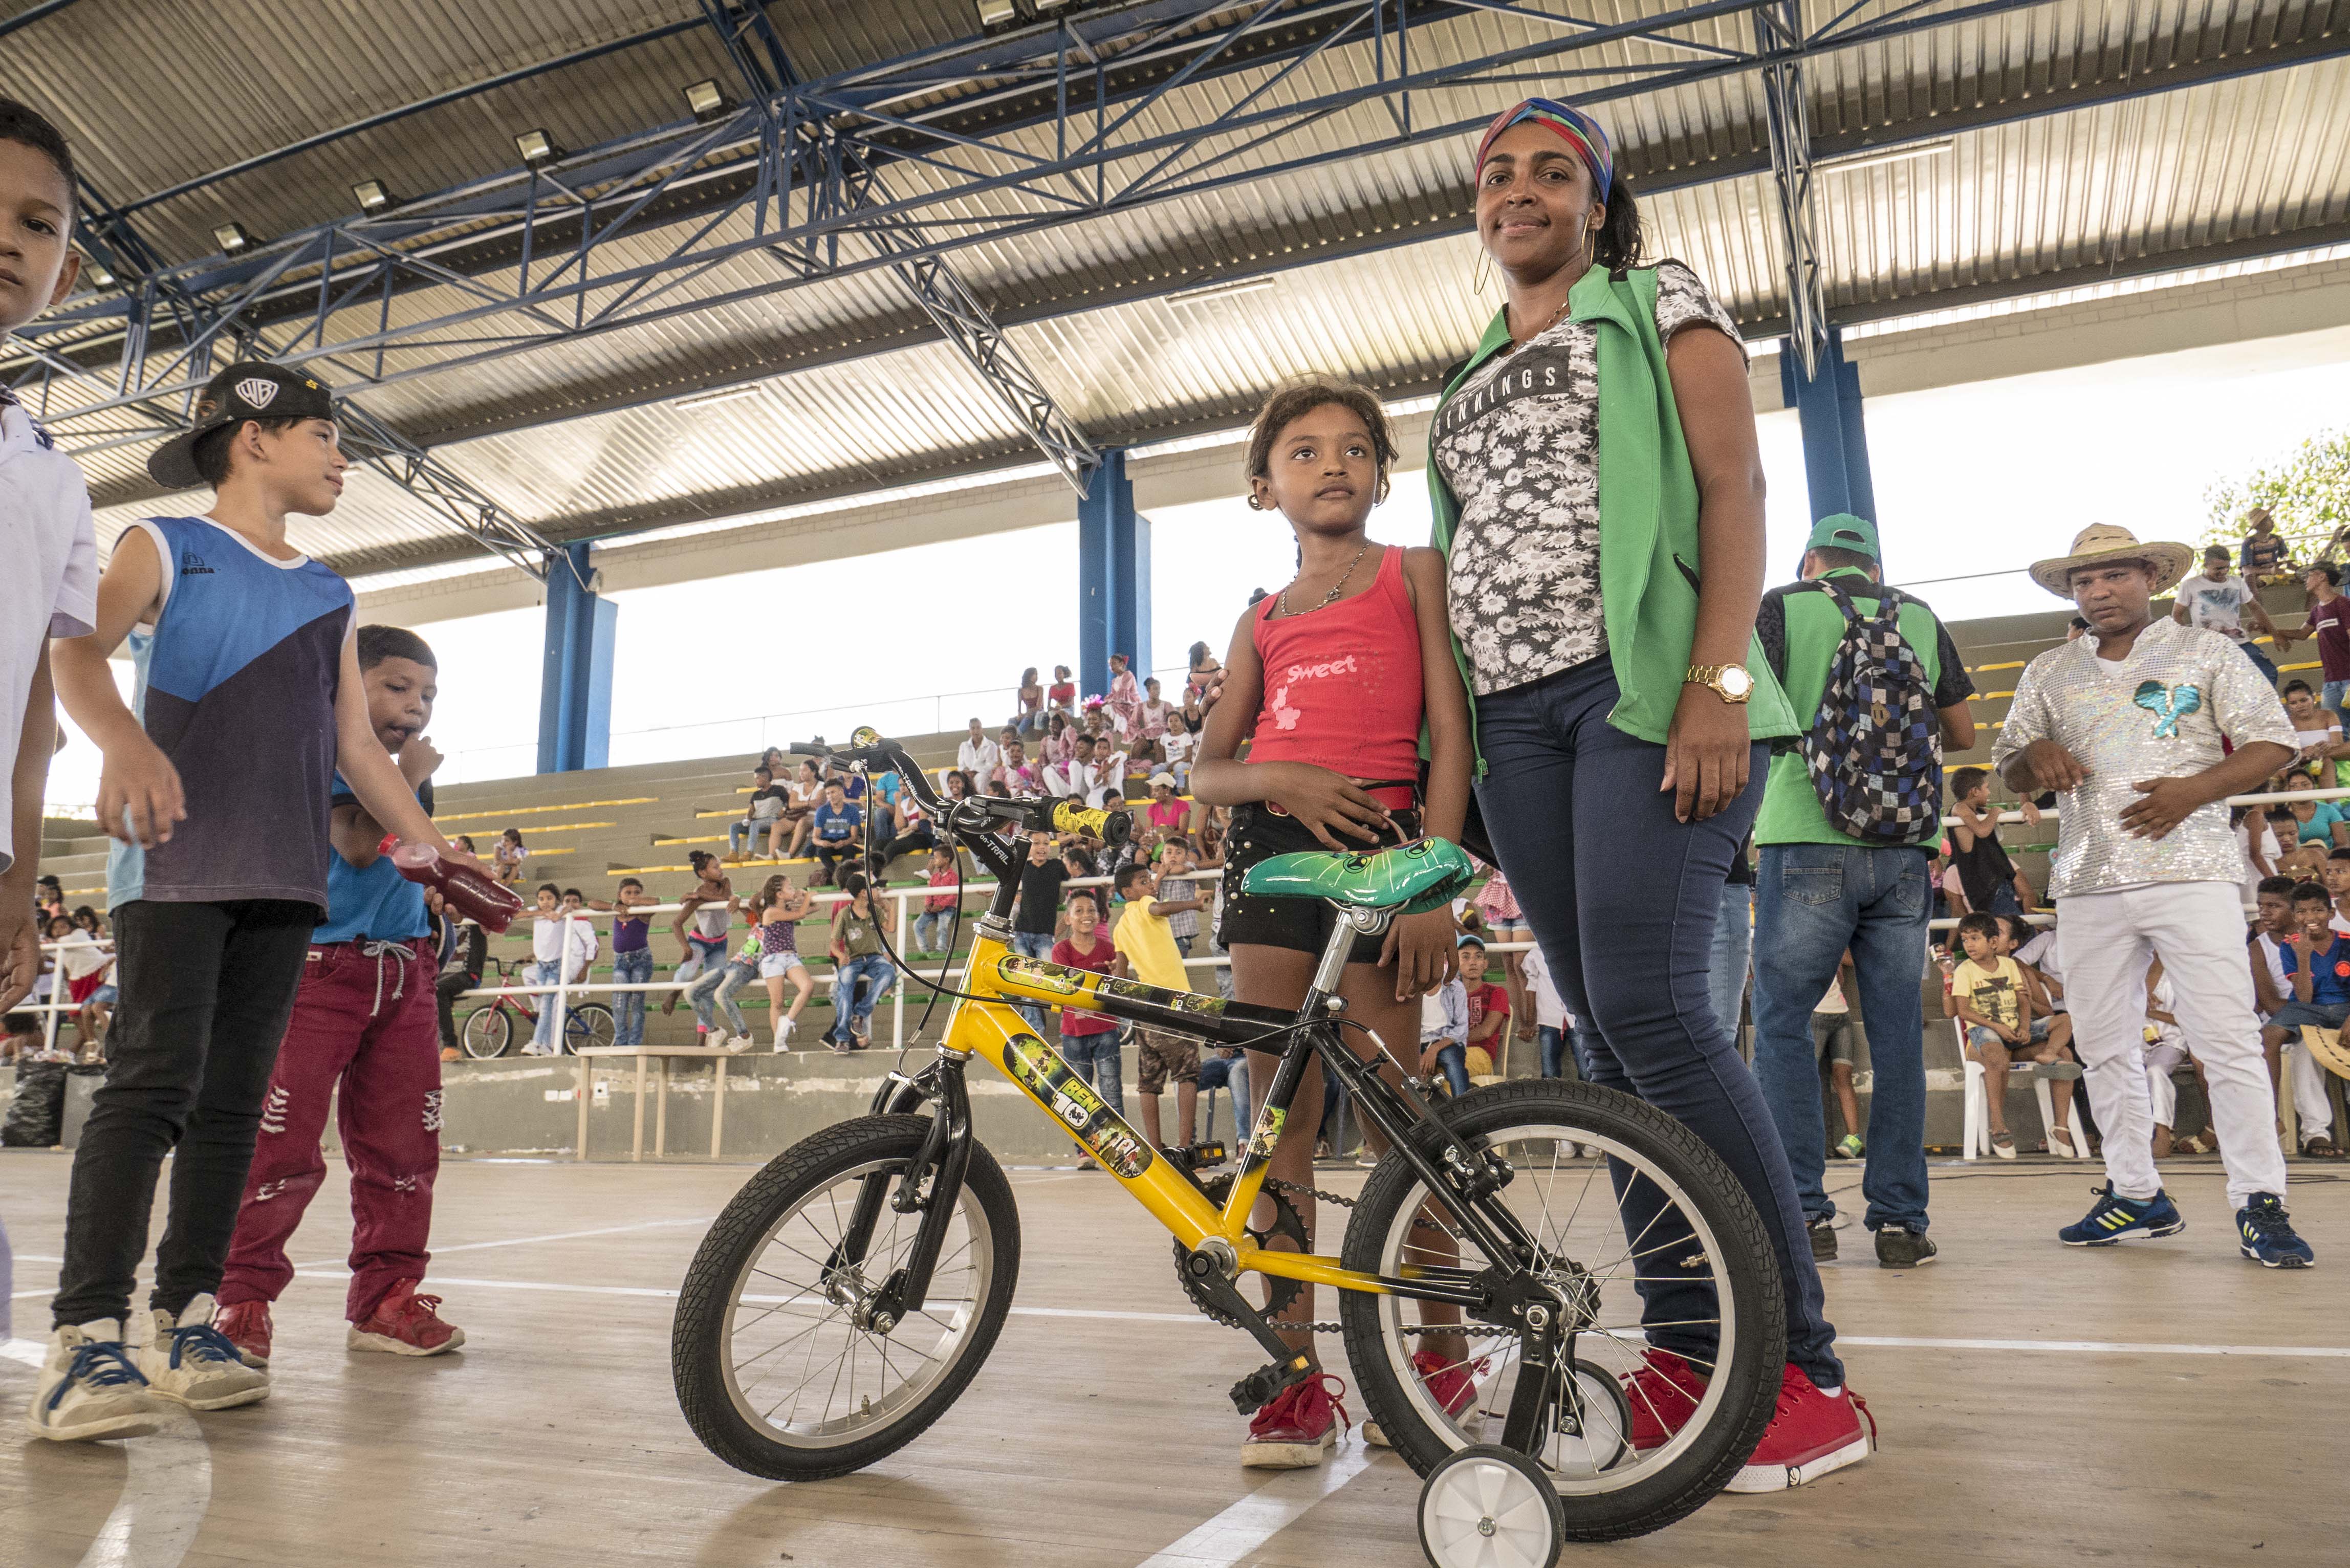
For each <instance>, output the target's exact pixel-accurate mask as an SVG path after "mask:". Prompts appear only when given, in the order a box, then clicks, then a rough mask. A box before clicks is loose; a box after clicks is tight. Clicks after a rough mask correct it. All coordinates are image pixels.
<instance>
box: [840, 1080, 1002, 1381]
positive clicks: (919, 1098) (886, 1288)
mask: <svg viewBox="0 0 2350 1568" xmlns="http://www.w3.org/2000/svg"><path fill="white" fill-rule="evenodd" d="M962 1074H963V1058H962V1057H961V1056H954V1055H948V1056H942V1057H941V1059H940V1060H939V1061H937V1062H934V1063H932V1064H931V1065H930V1066H928V1067H925V1068H923V1069H922V1071H921V1072H920V1073H918V1074H916V1075H913V1076H912V1077H908V1076H907V1075H904V1074H902V1073H895V1072H893V1073H891V1074H890V1075H889V1076H888V1077H887V1078H885V1079H883V1080H882V1082H881V1086H880V1088H879V1089H878V1090H876V1091H875V1092H874V1096H873V1106H872V1114H873V1115H875V1116H911V1115H913V1114H914V1113H916V1112H918V1111H920V1109H921V1108H922V1106H923V1104H924V1103H925V1102H926V1101H930V1100H936V1101H937V1102H938V1104H937V1109H936V1110H935V1111H934V1112H933V1113H932V1115H931V1127H930V1132H929V1133H928V1135H926V1136H925V1137H923V1139H922V1147H921V1148H920V1150H918V1151H917V1152H916V1154H915V1156H914V1158H913V1162H912V1163H911V1164H910V1165H908V1166H907V1167H906V1169H905V1172H904V1173H903V1174H902V1175H900V1176H899V1177H898V1178H897V1179H896V1189H895V1190H894V1191H893V1190H891V1178H890V1176H889V1172H887V1171H880V1170H877V1171H875V1172H874V1173H873V1174H872V1175H870V1176H868V1177H867V1178H865V1179H864V1181H863V1183H862V1184H861V1185H860V1186H859V1188H858V1194H857V1203H856V1206H855V1207H854V1208H853V1209H851V1210H849V1215H848V1222H847V1224H846V1225H844V1226H843V1227H842V1228H841V1233H840V1242H839V1245H837V1246H836V1247H835V1248H834V1249H833V1250H832V1253H831V1255H830V1256H829V1257H827V1259H826V1260H825V1276H826V1278H827V1280H830V1279H832V1278H833V1277H835V1276H836V1275H837V1273H838V1272H839V1271H841V1270H843V1269H848V1270H856V1269H861V1268H862V1267H863V1266H864V1264H865V1260H866V1252H867V1249H868V1248H869V1247H870V1246H871V1245H872V1243H873V1229H874V1227H875V1226H876V1225H878V1224H879V1223H880V1220H881V1207H882V1205H883V1204H885V1203H887V1204H888V1205H889V1208H890V1209H891V1210H893V1211H895V1212H897V1213H899V1214H920V1216H921V1220H920V1223H919V1224H918V1225H917V1226H916V1227H915V1231H914V1242H913V1245H912V1247H911V1248H910V1249H909V1250H908V1251H907V1254H906V1262H904V1263H903V1264H902V1265H901V1266H900V1267H899V1269H898V1270H897V1271H896V1272H894V1273H892V1274H891V1275H890V1276H889V1279H887V1280H886V1281H884V1282H882V1283H881V1285H880V1287H879V1290H877V1291H875V1292H874V1293H872V1295H871V1296H870V1297H869V1298H868V1299H867V1300H865V1301H864V1302H862V1303H859V1304H858V1305H857V1306H856V1307H855V1308H854V1309H853V1312H854V1315H855V1316H857V1317H858V1318H860V1319H862V1320H863V1321H862V1322H860V1323H859V1324H858V1326H859V1327H864V1328H870V1329H871V1330H872V1331H873V1332H875V1333H877V1334H887V1333H889V1331H890V1330H891V1329H893V1328H895V1327H897V1326H898V1324H900V1323H902V1322H903V1321H905V1319H906V1318H907V1317H908V1316H910V1314H914V1313H918V1312H920V1311H921V1310H922V1307H923V1304H924V1303H926V1302H927V1301H928V1300H929V1298H930V1290H931V1273H932V1272H934V1271H935V1270H936V1269H937V1268H938V1262H939V1252H940V1250H941V1248H942V1247H943V1246H944V1245H945V1244H946V1233H947V1223H948V1221H949V1220H951V1219H953V1217H954V1211H955V1207H956V1205H957V1204H958V1203H959V1202H960V1201H961V1200H962V1184H963V1174H964V1172H965V1171H967V1170H968V1169H969V1168H970V1167H971V1096H970V1091H969V1090H968V1088H967V1087H966V1086H965V1085H964V1083H963V1076H962ZM925 1180H927V1181H929V1183H930V1188H929V1190H928V1191H927V1192H925V1191H924V1190H923V1183H924V1181H925Z"/></svg>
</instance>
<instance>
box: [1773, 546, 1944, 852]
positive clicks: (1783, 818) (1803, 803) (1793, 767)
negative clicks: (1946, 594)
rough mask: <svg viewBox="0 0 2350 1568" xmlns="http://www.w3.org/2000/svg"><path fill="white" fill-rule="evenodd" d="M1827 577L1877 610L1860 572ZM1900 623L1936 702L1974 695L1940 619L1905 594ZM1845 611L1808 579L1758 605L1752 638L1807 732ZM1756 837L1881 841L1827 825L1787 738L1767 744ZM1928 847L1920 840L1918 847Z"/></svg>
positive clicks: (1859, 607)
mask: <svg viewBox="0 0 2350 1568" xmlns="http://www.w3.org/2000/svg"><path fill="white" fill-rule="evenodd" d="M1828 576H1832V577H1845V578H1848V579H1850V581H1849V582H1847V583H1846V584H1844V585H1842V586H1843V587H1844V589H1845V592H1846V595H1847V596H1848V597H1850V598H1851V600H1852V607H1853V608H1854V609H1855V610H1856V611H1858V612H1859V613H1860V614H1861V615H1864V616H1873V615H1875V614H1876V613H1877V600H1876V599H1875V598H1874V597H1868V596H1866V594H1864V593H1863V592H1861V591H1860V590H1862V589H1865V588H1866V587H1870V586H1871V585H1870V584H1869V581H1868V575H1867V574H1866V572H1862V571H1859V570H1857V569H1856V568H1854V567H1850V566H1847V567H1845V568H1843V569H1841V570H1838V571H1835V572H1831V573H1829V574H1828ZM1900 624H1901V635H1902V637H1903V638H1904V639H1907V640H1908V644H1909V646H1910V647H1911V648H1912V649H1916V650H1917V653H1918V658H1919V659H1923V660H1924V661H1925V664H1926V675H1927V678H1928V679H1929V680H1931V681H1932V682H1933V683H1934V696H1933V701H1934V706H1935V707H1936V708H1938V709H1939V708H1948V707H1950V706H1951V705H1952V704H1953V703H1957V702H1963V701H1966V700H1967V699H1968V698H1969V697H1970V696H1972V695H1973V694H1974V690H1975V686H1974V682H1973V681H1972V680H1969V679H1968V678H1967V672H1966V668H1965V667H1964V666H1963V665H1961V664H1960V662H1959V650H1958V648H1957V646H1956V645H1955V644H1953V643H1952V642H1951V641H1950V631H1949V629H1948V628H1945V627H1944V626H1943V625H1942V622H1941V620H1940V618H1939V617H1937V616H1936V615H1935V614H1934V612H1933V611H1932V610H1930V609H1929V608H1927V607H1925V606H1924V605H1922V604H1920V603H1918V601H1917V600H1916V599H1913V598H1909V597H1908V596H1906V595H1905V596H1903V603H1902V606H1901V621H1900ZM1844 625H1845V622H1844V612H1843V611H1841V610H1839V609H1837V608H1836V606H1835V600H1834V599H1832V598H1830V597H1828V596H1827V595H1826V594H1825V593H1823V592H1821V591H1820V590H1819V589H1818V588H1816V587H1813V586H1812V585H1811V584H1810V583H1790V584H1788V585H1787V586H1786V587H1779V588H1773V589H1772V590H1771V591H1770V592H1769V593H1767V594H1764V595H1763V607H1762V609H1761V611H1760V612H1759V613H1758V614H1757V615H1756V616H1755V618H1754V636H1755V639H1756V640H1757V641H1758V642H1760V643H1761V644H1762V645H1763V657H1764V658H1765V659H1769V660H1770V661H1771V670H1772V672H1773V674H1775V675H1776V676H1778V678H1779V683H1780V685H1782V686H1783V687H1784V688H1785V689H1786V692H1787V702H1788V705H1789V706H1791V707H1793V708H1794V711H1795V722H1796V724H1797V725H1798V726H1800V727H1801V728H1802V729H1804V730H1805V731H1809V730H1810V729H1811V727H1812V720H1813V719H1814V717H1815V716H1816V715H1817V714H1818V712H1819V711H1820V697H1821V694H1822V693H1823V692H1825V691H1826V690H1827V684H1828V662H1829V660H1831V659H1834V658H1835V650H1836V645H1837V644H1838V643H1840V642H1842V641H1843V640H1844ZM1754 841H1755V842H1756V843H1757V844H1852V845H1859V846H1861V847H1863V848H1872V847H1874V848H1882V847H1883V846H1881V845H1877V846H1871V845H1868V844H1866V843H1864V842H1863V841H1862V840H1860V839H1857V838H1855V837H1853V836H1852V835H1850V834H1848V833H1839V832H1837V831H1836V830H1835V828H1833V827H1830V826H1828V818H1827V812H1826V811H1825V809H1824V808H1823V807H1822V806H1821V805H1820V796H1819V792H1818V791H1817V790H1815V789H1814V788H1813V787H1812V775H1811V773H1810V771H1809V770H1808V769H1806V768H1805V767H1804V756H1803V753H1801V752H1800V751H1798V750H1796V749H1795V747H1794V743H1793V742H1788V743H1786V744H1784V745H1783V746H1779V747H1774V748H1773V753H1772V756H1771V772H1770V776H1769V778H1768V779H1767V780H1766V781H1765V783H1764V784H1763V810H1762V813H1761V815H1759V816H1757V817H1756V818H1755V822H1754ZM1927 847H1928V846H1925V845H1922V844H1921V845H1919V846H1918V851H1919V853H1921V854H1922V853H1924V852H1925V851H1926V849H1927Z"/></svg>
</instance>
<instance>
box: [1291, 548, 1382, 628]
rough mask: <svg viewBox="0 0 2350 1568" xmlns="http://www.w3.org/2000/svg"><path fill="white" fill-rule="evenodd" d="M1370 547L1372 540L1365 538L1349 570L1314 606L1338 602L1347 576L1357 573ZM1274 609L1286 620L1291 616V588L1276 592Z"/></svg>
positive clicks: (1326, 606) (1317, 607)
mask: <svg viewBox="0 0 2350 1568" xmlns="http://www.w3.org/2000/svg"><path fill="white" fill-rule="evenodd" d="M1370 548H1371V542H1370V541H1369V540H1368V539H1366V540H1364V541H1363V547H1362V548H1361V549H1359V550H1357V551H1356V552H1355V558H1354V559H1353V560H1351V561H1349V562H1347V570H1346V573H1345V575H1344V576H1340V577H1339V579H1338V580H1337V581H1336V583H1333V584H1332V585H1331V586H1330V591H1329V592H1328V593H1326V594H1324V595H1323V596H1322V602H1321V603H1320V604H1318V605H1315V609H1328V608H1329V607H1331V606H1332V605H1334V604H1336V603H1337V602H1338V594H1339V591H1340V590H1341V589H1343V588H1345V587H1346V586H1347V578H1348V577H1351V576H1354V575H1355V568H1356V567H1357V566H1361V565H1362V564H1363V557H1364V556H1366V555H1367V554H1368V553H1369V552H1370ZM1273 610H1274V614H1275V615H1276V616H1279V617H1281V618H1283V619H1284V620H1285V619H1287V618H1288V616H1289V589H1287V588H1284V589H1282V590H1281V592H1279V593H1277V594H1275V595H1274V597H1273ZM1301 613H1310V612H1301Z"/></svg>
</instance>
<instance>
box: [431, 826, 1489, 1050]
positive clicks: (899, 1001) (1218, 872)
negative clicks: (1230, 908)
mask: <svg viewBox="0 0 2350 1568" xmlns="http://www.w3.org/2000/svg"><path fill="white" fill-rule="evenodd" d="M1222 875H1223V871H1222V868H1221V867H1215V868H1211V869H1208V870H1201V871H1185V872H1181V873H1180V874H1179V875H1178V877H1177V879H1178V880H1182V881H1191V882H1198V881H1203V880H1212V879H1214V878H1217V877H1222ZM1109 885H1110V878H1109V877H1069V878H1067V879H1066V880H1065V881H1064V882H1063V883H1062V884H1061V886H1062V887H1063V888H1107V887H1108V886H1109ZM997 887H998V884H996V883H994V882H967V883H965V884H964V885H963V887H962V897H965V898H973V897H979V896H982V895H987V896H993V893H994V892H995V890H996V888H997ZM801 890H802V891H805V892H806V893H807V894H808V896H809V898H810V901H811V902H814V903H816V904H840V903H845V902H846V901H847V899H848V897H849V895H848V894H847V893H843V892H841V891H839V890H838V889H837V888H836V889H831V890H827V891H824V892H817V891H816V890H814V889H801ZM946 891H947V890H946V889H944V888H933V887H930V886H928V885H916V886H911V887H905V888H874V889H873V891H872V896H873V897H874V898H888V899H889V900H891V901H892V902H894V903H895V904H896V905H897V906H898V909H897V918H896V919H895V920H894V922H893V925H894V927H895V930H894V933H893V934H892V936H891V937H890V940H889V945H890V947H891V948H892V949H893V950H896V951H897V952H899V953H900V954H902V953H903V952H904V951H905V950H906V939H907V937H908V936H909V935H910V926H911V923H912V922H911V919H910V915H909V911H908V909H907V906H908V904H909V903H910V901H911V900H913V899H915V898H925V899H927V898H942V897H944V896H946ZM684 908H685V906H684V904H683V903H682V902H679V903H674V904H639V905H638V906H637V907H636V908H635V909H630V910H620V909H576V910H573V911H572V912H571V913H570V914H568V915H567V916H565V917H564V918H563V941H562V945H561V947H560V948H559V949H558V950H559V951H561V952H563V953H566V954H567V953H568V952H569V950H570V942H571V929H572V927H573V926H574V925H576V924H577V923H580V922H593V921H595V920H599V919H614V918H616V917H618V916H619V915H621V914H623V913H626V914H629V915H631V916H634V915H664V914H675V913H677V912H678V911H679V910H681V909H684ZM525 914H527V911H525ZM979 918H980V917H979V916H978V915H977V914H972V913H971V912H969V911H966V912H965V919H966V920H967V921H969V922H976V921H977V920H978V919H979ZM745 929H747V928H745ZM734 930H735V928H734V927H733V925H732V924H730V925H729V926H728V927H727V934H728V940H729V944H730V954H729V959H728V960H726V961H731V944H732V942H733V932H734ZM648 935H649V936H650V933H648ZM1533 946H1534V944H1533V943H1532V942H1488V943H1487V944H1486V945H1485V950H1486V951H1488V952H1496V953H1510V952H1524V951H1526V950H1529V949H1531V948H1532V947H1533ZM803 956H805V955H803ZM558 962H561V961H560V960H558ZM1231 963H1232V960H1231V959H1230V958H1229V957H1227V956H1225V955H1223V954H1221V953H1217V954H1211V955H1209V956H1207V957H1204V958H1191V959H1185V960H1184V961H1183V964H1184V967H1185V968H1187V969H1211V970H1212V969H1224V968H1229V967H1230V966H1231ZM803 967H805V966H803ZM704 972H707V971H704ZM907 973H910V974H911V975H912V976H913V977H914V978H915V979H917V980H920V981H924V982H925V983H926V984H929V985H930V986H931V987H932V988H933V989H944V988H945V987H946V986H947V984H948V983H949V982H950V981H952V982H954V983H961V981H962V980H963V979H964V978H965V977H966V976H968V975H969V973H970V968H969V965H968V964H967V963H965V964H962V965H957V964H954V963H953V962H952V961H949V962H946V963H941V965H940V966H939V967H938V968H937V970H935V971H929V970H924V969H922V968H920V967H919V966H917V965H915V964H912V963H908V964H907V965H906V966H905V968H904V971H903V972H901V973H900V974H899V976H898V977H897V978H898V979H899V980H902V979H903V978H904V974H907ZM808 978H809V979H810V980H812V981H815V982H816V993H815V994H822V995H826V996H827V997H828V996H830V995H831V994H832V992H833V990H834V989H835V986H836V981H837V975H835V974H821V975H820V974H817V973H816V971H814V970H810V971H808ZM700 979H701V976H699V975H697V976H696V977H695V980H694V981H674V980H656V981H645V982H642V983H629V984H621V983H618V982H614V981H586V980H583V981H573V980H571V979H570V977H569V972H568V966H567V965H566V966H565V967H564V968H560V969H558V970H557V971H556V980H555V981H554V982H553V983H551V984H530V985H504V986H483V987H478V988H476V989H474V990H472V991H464V992H459V993H458V996H459V997H460V998H462V999H468V1000H470V999H476V998H485V997H497V996H551V997H553V998H554V999H555V1000H554V1001H553V1002H550V1003H549V1004H548V1005H549V1006H550V1007H551V1008H552V1009H553V1010H554V1018H553V1019H552V1020H551V1022H550V1023H549V1024H548V1030H549V1032H550V1033H552V1034H553V1036H554V1037H555V1038H556V1040H558V1041H559V1040H561V1039H562V1038H563V1030H564V1025H565V1021H566V1020H567V1017H568V1016H569V1012H570V1005H571V998H573V997H574V996H611V995H626V994H628V993H630V992H683V991H684V990H685V989H686V988H687V986H689V985H691V984H693V983H696V981H699V980H700ZM905 1030H906V988H905V986H904V985H902V984H896V983H893V984H892V986H891V992H890V1002H889V1044H890V1048H891V1049H893V1050H902V1049H904V1047H905V1043H906V1033H905Z"/></svg>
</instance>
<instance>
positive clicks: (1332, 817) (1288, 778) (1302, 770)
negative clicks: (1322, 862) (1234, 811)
mask: <svg viewBox="0 0 2350 1568" xmlns="http://www.w3.org/2000/svg"><path fill="white" fill-rule="evenodd" d="M1249 765H1250V766H1251V767H1253V768H1260V769H1263V775H1264V776H1263V786H1264V795H1263V798H1264V800H1265V801H1266V802H1267V803H1268V804H1270V805H1278V806H1280V807H1281V809H1282V810H1284V811H1285V812H1287V813H1288V814H1289V815H1291V816H1294V817H1295V818H1296V819H1297V821H1298V823H1299V824H1300V825H1301V826H1304V827H1305V830H1306V831H1307V832H1309V833H1311V834H1313V835H1314V836H1315V837H1316V838H1318V839H1320V840H1321V841H1322V843H1323V844H1324V845H1325V846H1327V847H1329V848H1332V849H1366V848H1369V847H1370V846H1373V845H1375V844H1377V843H1378V836H1379V835H1380V834H1382V833H1385V832H1386V831H1388V828H1390V827H1392V826H1394V824H1393V823H1392V822H1390V821H1389V820H1388V811H1387V807H1385V806H1383V805H1380V804H1379V803H1378V801H1377V800H1375V799H1373V798H1372V797H1371V794H1370V793H1369V792H1368V791H1367V790H1365V789H1363V788H1362V787H1361V786H1360V785H1359V784H1356V783H1355V782H1354V781H1353V780H1352V779H1349V778H1348V777H1347V775H1346V774H1339V773H1333V772H1331V771H1330V770H1329V769H1328V768H1322V767H1316V766H1315V765H1314V764H1313V763H1251V764H1249ZM1334 835H1335V836H1334Z"/></svg>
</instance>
